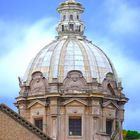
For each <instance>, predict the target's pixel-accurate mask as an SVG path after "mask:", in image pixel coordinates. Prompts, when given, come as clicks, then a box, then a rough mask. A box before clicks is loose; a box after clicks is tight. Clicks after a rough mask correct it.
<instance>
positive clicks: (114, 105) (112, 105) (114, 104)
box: [102, 100, 120, 109]
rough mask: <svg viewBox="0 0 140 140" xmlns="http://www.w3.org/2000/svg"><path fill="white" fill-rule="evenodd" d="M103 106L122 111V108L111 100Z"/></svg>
mask: <svg viewBox="0 0 140 140" xmlns="http://www.w3.org/2000/svg"><path fill="white" fill-rule="evenodd" d="M102 105H103V107H105V108H116V109H120V107H119V106H118V105H117V104H116V103H114V102H113V101H111V100H109V101H107V102H104V103H103V104H102Z"/></svg>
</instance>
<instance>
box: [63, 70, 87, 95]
mask: <svg viewBox="0 0 140 140" xmlns="http://www.w3.org/2000/svg"><path fill="white" fill-rule="evenodd" d="M63 85H64V91H65V92H75V93H76V92H83V91H86V80H85V79H84V77H83V75H82V73H81V72H80V71H77V70H74V71H70V72H69V73H68V74H67V77H66V79H65V80H64V82H63Z"/></svg>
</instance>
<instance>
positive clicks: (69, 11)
mask: <svg viewBox="0 0 140 140" xmlns="http://www.w3.org/2000/svg"><path fill="white" fill-rule="evenodd" d="M57 10H58V12H59V13H60V22H59V23H58V27H57V32H58V36H57V37H56V39H55V40H54V41H53V42H51V43H50V44H48V45H47V46H45V47H44V48H43V49H42V50H41V51H40V52H39V53H38V54H37V55H36V56H35V58H34V59H33V61H32V62H31V64H30V65H29V68H28V69H27V71H26V74H25V76H24V79H21V78H19V85H20V94H19V96H18V97H17V98H16V103H15V105H16V106H17V108H18V110H19V114H20V115H21V116H22V117H23V118H24V119H26V120H28V121H29V122H31V123H32V124H33V125H35V126H36V127H38V128H39V129H40V130H42V131H43V132H44V133H45V134H46V135H48V136H49V137H51V138H52V139H54V140H122V139H123V138H122V124H123V120H124V105H125V103H126V102H127V101H128V99H127V98H126V97H125V95H124V94H123V91H122V89H123V88H122V85H121V82H120V81H119V80H118V77H117V74H116V71H115V68H114V67H113V64H112V63H111V61H110V59H109V58H108V57H107V55H106V54H105V53H104V52H103V51H102V50H101V49H100V48H99V47H97V46H96V45H94V44H93V43H92V42H91V41H89V40H88V39H87V38H86V37H85V36H84V29H85V25H84V23H83V22H82V21H81V14H82V13H83V12H84V8H83V6H82V4H81V3H79V2H76V1H75V0H68V1H66V2H63V3H61V4H60V5H59V7H58V9H57Z"/></svg>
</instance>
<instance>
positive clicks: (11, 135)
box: [0, 111, 41, 140]
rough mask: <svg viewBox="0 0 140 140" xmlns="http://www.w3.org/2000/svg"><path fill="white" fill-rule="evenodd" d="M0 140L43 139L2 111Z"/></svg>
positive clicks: (0, 114) (0, 116) (0, 115)
mask: <svg viewBox="0 0 140 140" xmlns="http://www.w3.org/2000/svg"><path fill="white" fill-rule="evenodd" d="M0 140H41V138H39V137H38V136H37V135H35V134H33V133H32V132H31V131H30V130H28V129H27V128H25V127H24V126H22V125H21V124H19V123H18V122H16V121H15V120H14V119H12V118H11V117H9V116H8V115H7V114H5V113H3V112H2V111H0Z"/></svg>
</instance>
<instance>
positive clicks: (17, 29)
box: [0, 19, 55, 98]
mask: <svg viewBox="0 0 140 140" xmlns="http://www.w3.org/2000/svg"><path fill="white" fill-rule="evenodd" d="M54 23H55V20H54V19H41V20H40V21H37V22H36V23H33V24H27V23H18V22H16V21H14V22H10V21H9V22H5V21H1V22H0V24H1V27H0V30H1V31H2V32H3V35H4V36H3V37H1V38H0V42H2V44H0V48H1V49H3V48H2V46H4V47H5V48H6V49H5V48H4V49H5V50H3V51H1V53H3V54H4V55H2V57H1V59H0V93H2V95H0V96H2V97H7V96H8V97H9V98H10V97H15V95H17V94H18V90H19V89H18V79H17V77H18V76H23V74H24V72H25V70H26V68H27V66H28V64H29V61H30V60H31V59H32V58H33V57H34V56H35V55H36V53H37V52H38V51H39V50H40V49H41V48H43V47H44V46H45V45H46V44H48V43H49V42H50V41H51V40H52V39H54V34H55V30H54V28H55V24H54ZM52 29H53V30H52ZM0 36H2V35H0ZM9 50H10V51H9ZM14 92H16V93H14ZM11 93H12V94H14V95H11Z"/></svg>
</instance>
